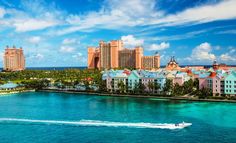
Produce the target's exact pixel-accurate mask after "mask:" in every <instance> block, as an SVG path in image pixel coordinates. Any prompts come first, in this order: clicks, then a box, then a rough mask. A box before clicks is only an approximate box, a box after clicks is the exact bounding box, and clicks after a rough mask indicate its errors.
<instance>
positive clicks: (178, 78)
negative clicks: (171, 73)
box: [173, 72, 191, 86]
mask: <svg viewBox="0 0 236 143" xmlns="http://www.w3.org/2000/svg"><path fill="white" fill-rule="evenodd" d="M190 79H191V77H190V76H188V73H186V72H178V73H177V74H176V75H175V77H174V79H173V84H179V85H180V86H182V85H183V84H184V82H186V81H188V80H190Z"/></svg>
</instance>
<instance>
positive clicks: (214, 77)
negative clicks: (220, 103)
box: [199, 71, 236, 96]
mask: <svg viewBox="0 0 236 143" xmlns="http://www.w3.org/2000/svg"><path fill="white" fill-rule="evenodd" d="M202 88H208V89H210V90H211V92H212V94H213V96H216V95H218V96H220V95H223V94H224V95H229V96H235V95H236V72H235V71H228V72H225V73H221V72H220V71H216V72H211V73H204V74H202V75H201V76H200V77H199V89H202Z"/></svg>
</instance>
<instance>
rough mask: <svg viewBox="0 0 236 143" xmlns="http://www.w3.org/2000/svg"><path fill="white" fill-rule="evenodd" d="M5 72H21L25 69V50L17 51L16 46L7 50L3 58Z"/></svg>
mask: <svg viewBox="0 0 236 143" xmlns="http://www.w3.org/2000/svg"><path fill="white" fill-rule="evenodd" d="M3 65H4V67H3V70H4V71H21V70H24V69H25V57H24V53H23V49H22V48H19V49H17V48H16V47H15V46H13V48H9V47H8V46H7V47H6V49H5V52H4V57H3Z"/></svg>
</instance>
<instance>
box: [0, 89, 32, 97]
mask: <svg viewBox="0 0 236 143" xmlns="http://www.w3.org/2000/svg"><path fill="white" fill-rule="evenodd" d="M24 92H35V90H22V91H17V90H16V91H9V92H0V96H9V95H11V94H16V93H24Z"/></svg>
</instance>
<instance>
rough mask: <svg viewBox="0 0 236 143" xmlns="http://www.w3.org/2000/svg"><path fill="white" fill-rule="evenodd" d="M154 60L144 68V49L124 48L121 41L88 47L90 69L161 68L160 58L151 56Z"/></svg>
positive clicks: (101, 42) (100, 43)
mask: <svg viewBox="0 0 236 143" xmlns="http://www.w3.org/2000/svg"><path fill="white" fill-rule="evenodd" d="M149 57H151V58H152V59H153V61H155V62H153V63H152V64H150V65H149V66H148V67H147V66H143V63H144V61H146V60H143V59H142V58H143V48H142V47H140V46H138V47H135V48H134V49H127V48H124V45H123V42H122V41H121V40H112V41H111V42H108V43H105V42H104V41H100V42H99V47H98V48H95V47H88V68H89V69H94V68H98V69H110V68H125V67H126V68H136V69H142V68H146V67H147V68H159V67H160V56H159V55H158V56H157V55H156V56H149Z"/></svg>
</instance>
